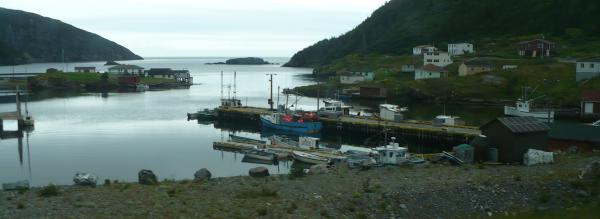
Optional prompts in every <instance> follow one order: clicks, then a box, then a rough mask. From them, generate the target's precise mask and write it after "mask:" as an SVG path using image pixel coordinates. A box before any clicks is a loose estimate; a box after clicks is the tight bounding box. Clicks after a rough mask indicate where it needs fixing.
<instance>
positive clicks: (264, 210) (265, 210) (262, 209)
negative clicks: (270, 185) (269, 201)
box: [256, 207, 269, 216]
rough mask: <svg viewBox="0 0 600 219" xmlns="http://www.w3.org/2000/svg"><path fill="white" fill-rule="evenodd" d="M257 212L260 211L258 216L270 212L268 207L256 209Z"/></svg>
mask: <svg viewBox="0 0 600 219" xmlns="http://www.w3.org/2000/svg"><path fill="white" fill-rule="evenodd" d="M256 213H258V216H265V215H267V213H269V212H268V211H267V208H264V207H261V208H258V209H256Z"/></svg>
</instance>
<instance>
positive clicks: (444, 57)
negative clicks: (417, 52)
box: [423, 52, 454, 67]
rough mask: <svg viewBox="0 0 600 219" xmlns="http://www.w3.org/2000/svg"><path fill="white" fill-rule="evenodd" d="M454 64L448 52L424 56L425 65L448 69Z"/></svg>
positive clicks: (430, 53) (429, 53)
mask: <svg viewBox="0 0 600 219" xmlns="http://www.w3.org/2000/svg"><path fill="white" fill-rule="evenodd" d="M452 63H454V62H453V61H452V57H450V54H448V53H447V52H428V53H424V54H423V65H428V64H432V65H435V66H438V67H446V66H448V65H450V64H452Z"/></svg>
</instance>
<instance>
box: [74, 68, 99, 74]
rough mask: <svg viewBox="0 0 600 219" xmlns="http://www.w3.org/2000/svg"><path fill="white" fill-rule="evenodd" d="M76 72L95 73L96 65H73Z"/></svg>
mask: <svg viewBox="0 0 600 219" xmlns="http://www.w3.org/2000/svg"><path fill="white" fill-rule="evenodd" d="M75 72H78V73H96V67H75Z"/></svg>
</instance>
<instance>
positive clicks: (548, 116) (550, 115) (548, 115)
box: [504, 106, 554, 122]
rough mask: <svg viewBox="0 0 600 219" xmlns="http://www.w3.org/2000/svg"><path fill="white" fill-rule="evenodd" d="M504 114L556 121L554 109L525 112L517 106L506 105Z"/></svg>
mask: <svg viewBox="0 0 600 219" xmlns="http://www.w3.org/2000/svg"><path fill="white" fill-rule="evenodd" d="M504 115H507V116H516V117H534V118H536V119H539V120H543V121H548V122H552V121H554V111H539V112H523V111H519V110H517V108H516V107H510V106H504Z"/></svg>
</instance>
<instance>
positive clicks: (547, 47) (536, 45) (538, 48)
mask: <svg viewBox="0 0 600 219" xmlns="http://www.w3.org/2000/svg"><path fill="white" fill-rule="evenodd" d="M517 52H518V54H519V55H520V56H531V57H538V56H540V55H543V56H554V55H556V43H554V42H551V41H548V40H543V39H535V40H531V41H523V42H519V43H518V44H517Z"/></svg>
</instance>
